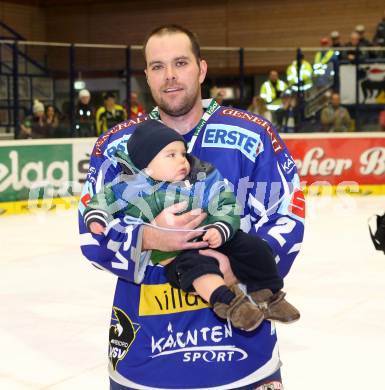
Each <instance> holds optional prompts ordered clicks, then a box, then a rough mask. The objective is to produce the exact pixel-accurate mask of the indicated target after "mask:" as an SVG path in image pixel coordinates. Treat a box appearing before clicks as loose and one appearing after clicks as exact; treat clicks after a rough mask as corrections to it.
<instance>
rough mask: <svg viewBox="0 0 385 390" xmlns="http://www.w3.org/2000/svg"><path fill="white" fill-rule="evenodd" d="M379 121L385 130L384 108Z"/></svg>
mask: <svg viewBox="0 0 385 390" xmlns="http://www.w3.org/2000/svg"><path fill="white" fill-rule="evenodd" d="M378 119H379V123H380V126H381V130H382V131H385V110H382V111H381V112H380V115H379V118H378Z"/></svg>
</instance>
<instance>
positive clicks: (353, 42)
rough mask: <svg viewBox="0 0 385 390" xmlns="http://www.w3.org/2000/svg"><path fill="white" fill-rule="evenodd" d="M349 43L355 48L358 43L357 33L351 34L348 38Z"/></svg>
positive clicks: (358, 36)
mask: <svg viewBox="0 0 385 390" xmlns="http://www.w3.org/2000/svg"><path fill="white" fill-rule="evenodd" d="M350 41H351V42H352V45H353V46H357V45H358V44H359V43H360V35H359V34H358V33H357V32H354V33H352V35H351V36H350Z"/></svg>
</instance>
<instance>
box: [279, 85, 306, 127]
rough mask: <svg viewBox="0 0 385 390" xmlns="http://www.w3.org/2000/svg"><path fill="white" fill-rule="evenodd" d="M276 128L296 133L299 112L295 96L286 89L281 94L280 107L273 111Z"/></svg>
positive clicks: (298, 123) (299, 120)
mask: <svg viewBox="0 0 385 390" xmlns="http://www.w3.org/2000/svg"><path fill="white" fill-rule="evenodd" d="M275 120H276V128H277V130H278V131H279V132H280V133H296V132H298V131H299V128H300V123H301V114H300V110H299V107H298V104H297V97H296V96H295V95H294V94H291V93H290V91H286V92H285V93H283V95H282V104H281V107H280V108H279V109H278V110H277V111H276V112H275Z"/></svg>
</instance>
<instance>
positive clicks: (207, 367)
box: [79, 101, 305, 390]
mask: <svg viewBox="0 0 385 390" xmlns="http://www.w3.org/2000/svg"><path fill="white" fill-rule="evenodd" d="M205 104H206V105H207V104H208V103H207V102H205V101H204V107H205ZM208 111H209V110H208ZM150 115H151V116H152V117H153V118H154V117H156V112H153V113H152V114H150ZM205 118H206V121H205V123H204V126H203V127H202V129H201V131H200V132H199V134H198V135H197V138H196V141H195V143H194V147H193V149H192V154H193V155H195V156H196V157H198V158H200V159H202V160H204V161H208V162H210V163H212V164H213V165H214V166H215V167H217V169H218V170H219V171H220V173H221V174H222V175H223V177H225V178H226V179H227V180H228V182H229V185H231V186H232V187H233V191H234V193H235V194H236V196H237V199H238V202H239V203H240V204H241V205H244V209H243V210H242V211H241V212H242V214H241V228H242V229H243V230H244V231H245V232H249V233H250V234H257V235H258V236H259V237H261V238H263V239H265V240H266V241H267V242H268V243H269V245H270V247H271V248H272V250H273V252H274V254H275V259H276V262H277V264H278V268H279V271H280V273H281V275H282V276H285V275H286V274H287V273H288V271H289V270H290V267H291V265H292V263H293V261H294V259H295V257H296V256H297V254H298V252H299V250H300V246H301V242H302V238H303V232H304V217H305V201H304V197H303V193H302V191H301V189H300V182H299V177H298V174H297V170H296V167H295V163H294V161H293V159H292V157H291V156H290V153H289V152H288V150H287V149H286V147H285V145H284V143H283V142H282V140H281V138H280V137H279V136H278V135H277V134H276V132H275V130H274V129H273V127H272V125H271V123H269V122H268V121H266V120H265V119H263V118H262V117H260V116H258V115H255V114H251V113H248V112H246V111H243V110H240V109H235V108H226V107H217V108H216V109H214V110H211V111H210V112H209V113H208V112H207V111H206V114H205ZM140 120H144V119H143V118H142V119H138V120H137V121H135V120H130V121H126V122H123V123H121V124H119V125H117V126H115V127H113V128H112V129H110V130H109V131H108V132H107V133H105V134H103V135H102V136H101V137H99V139H98V140H97V142H96V144H95V147H94V149H93V152H92V156H91V160H90V168H89V171H88V174H87V180H86V183H85V185H84V188H83V192H82V195H81V200H80V203H79V225H80V236H81V249H82V252H83V254H84V255H85V257H86V258H87V259H88V260H89V261H91V262H92V263H93V264H94V265H95V266H96V267H98V268H101V269H105V270H108V271H110V272H112V273H114V274H115V275H117V276H118V280H117V286H116V292H115V298H114V304H113V308H112V317H111V326H110V332H109V372H110V376H111V378H112V379H113V380H114V381H115V382H117V383H120V384H122V385H125V386H127V387H131V388H135V389H152V390H154V389H158V390H159V389H211V390H213V389H234V388H237V387H241V386H245V385H247V384H251V383H254V382H257V381H259V380H261V379H263V378H265V377H267V376H269V375H270V374H272V373H273V372H275V371H276V370H277V369H278V368H279V367H280V365H281V363H280V359H279V353H278V345H277V338H276V332H275V327H274V323H272V322H270V321H264V322H263V323H262V325H261V326H260V327H258V328H257V329H256V330H255V331H253V332H244V331H241V330H239V329H235V328H233V327H232V326H231V324H230V322H226V321H223V320H221V319H219V318H218V317H217V316H216V315H215V314H214V313H213V311H212V310H211V308H210V307H208V305H207V304H206V303H205V302H204V301H203V300H202V299H200V297H198V296H194V295H189V294H186V293H184V292H183V291H181V290H178V289H174V288H172V287H171V285H170V284H168V283H167V281H166V277H165V275H164V272H163V271H164V268H163V267H162V266H160V265H153V264H152V263H151V262H150V260H149V257H150V251H144V252H142V248H141V238H142V229H143V228H142V225H141V224H140V223H138V221H134V220H132V219H130V218H121V219H115V220H114V221H112V222H111V223H110V224H109V226H108V229H107V231H106V234H105V235H92V234H91V233H89V232H88V230H87V228H86V226H85V225H84V221H83V218H82V213H83V212H84V209H85V207H86V205H87V202H88V201H89V199H90V198H91V197H92V196H93V195H94V194H95V193H96V192H98V191H99V190H100V188H101V186H102V185H103V184H105V183H108V182H110V181H112V180H113V179H114V178H115V176H116V175H117V173H118V172H119V169H120V168H119V165H118V164H117V162H116V161H115V160H114V155H115V153H116V151H117V150H123V151H125V152H126V149H125V148H126V143H127V140H128V138H129V137H130V134H131V133H132V132H133V130H134V129H135V126H136V124H137V123H138V121H140ZM193 133H194V131H191V132H190V133H188V134H187V135H186V136H185V138H186V141H187V142H189V141H190V140H191V138H192V137H193Z"/></svg>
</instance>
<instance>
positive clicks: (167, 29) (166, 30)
mask: <svg viewBox="0 0 385 390" xmlns="http://www.w3.org/2000/svg"><path fill="white" fill-rule="evenodd" d="M175 33H182V34H186V35H187V37H188V38H189V40H190V43H191V50H192V52H193V54H194V57H195V59H196V61H197V63H198V65H199V61H200V60H201V49H200V45H199V42H198V37H197V36H196V35H195V34H194V33H193V32H192V31H190V30H188V29H187V28H185V27H182V26H179V25H178V24H165V25H163V26H160V27H157V28H155V29H154V30H152V31H151V32H150V33H149V34H148V35H147V37H146V39H145V40H144V43H143V56H144V60H145V62H146V63H147V61H146V46H147V43H148V41H149V39H150V38H151V37H153V36H154V35H158V36H162V35H165V34H175Z"/></svg>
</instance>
